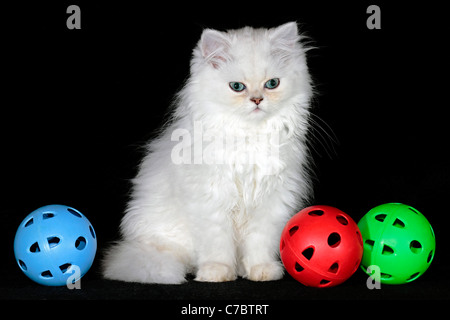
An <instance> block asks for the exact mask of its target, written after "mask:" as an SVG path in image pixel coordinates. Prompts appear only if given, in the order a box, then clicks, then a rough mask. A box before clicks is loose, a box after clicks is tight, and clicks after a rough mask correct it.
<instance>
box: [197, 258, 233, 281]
mask: <svg viewBox="0 0 450 320" xmlns="http://www.w3.org/2000/svg"><path fill="white" fill-rule="evenodd" d="M195 280H196V281H202V282H224V281H233V280H236V272H235V271H234V269H233V268H232V267H230V266H228V265H226V264H224V263H219V262H207V263H204V264H202V265H200V267H199V269H198V271H197V276H196V278H195Z"/></svg>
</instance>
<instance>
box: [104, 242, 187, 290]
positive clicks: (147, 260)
mask: <svg viewBox="0 0 450 320" xmlns="http://www.w3.org/2000/svg"><path fill="white" fill-rule="evenodd" d="M185 260H186V259H184V258H183V255H182V254H180V253H179V252H177V251H176V250H171V249H169V248H166V247H161V246H160V247H159V248H158V247H157V246H154V245H152V244H146V243H145V244H144V243H140V242H138V241H127V240H123V241H119V242H117V243H115V244H114V245H113V246H112V247H111V248H109V250H107V252H106V254H105V257H104V259H103V261H102V274H103V277H104V278H106V279H110V280H121V281H127V282H141V283H164V284H181V283H183V282H185V281H186V280H185V275H186V273H187V271H188V270H187V263H186V261H185Z"/></svg>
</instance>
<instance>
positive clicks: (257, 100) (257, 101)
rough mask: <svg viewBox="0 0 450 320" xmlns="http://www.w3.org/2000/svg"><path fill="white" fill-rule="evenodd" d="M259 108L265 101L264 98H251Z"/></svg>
mask: <svg viewBox="0 0 450 320" xmlns="http://www.w3.org/2000/svg"><path fill="white" fill-rule="evenodd" d="M250 100H251V101H253V102H254V103H255V104H256V105H257V106H258V105H259V104H260V103H261V101H263V98H250Z"/></svg>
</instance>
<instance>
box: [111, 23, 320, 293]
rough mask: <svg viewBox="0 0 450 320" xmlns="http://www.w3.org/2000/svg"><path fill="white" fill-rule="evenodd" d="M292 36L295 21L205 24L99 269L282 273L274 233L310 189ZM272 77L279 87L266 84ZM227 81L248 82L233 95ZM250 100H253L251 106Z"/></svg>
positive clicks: (303, 102) (133, 277) (304, 79)
mask: <svg viewBox="0 0 450 320" xmlns="http://www.w3.org/2000/svg"><path fill="white" fill-rule="evenodd" d="M300 40H301V39H300V36H299V34H298V30H297V24H296V23H294V22H291V23H287V24H284V25H282V26H279V27H277V28H273V29H253V28H250V27H246V28H243V29H239V30H230V31H228V32H219V31H215V30H210V29H207V30H204V32H203V34H202V37H201V39H200V41H199V43H198V45H197V47H196V48H195V49H194V52H193V58H192V61H191V76H190V78H189V80H188V81H187V83H186V85H185V87H184V88H183V89H182V90H181V92H179V94H178V95H177V100H176V103H175V105H174V107H175V108H174V110H173V113H172V117H171V121H170V122H169V123H168V124H167V125H166V127H165V128H164V130H163V131H162V133H161V134H160V135H159V137H158V138H157V139H155V140H153V141H151V142H150V143H149V144H148V153H147V155H146V157H145V158H144V159H143V161H142V164H141V166H140V170H139V173H138V175H137V177H136V178H135V179H134V188H133V194H132V199H131V200H130V202H129V206H128V208H127V211H126V214H125V216H124V218H123V220H122V223H121V233H122V240H120V241H119V242H117V243H116V244H114V245H113V246H112V247H111V248H110V249H109V250H108V252H107V253H106V255H105V259H104V261H103V275H104V277H105V278H108V279H117V280H123V281H133V282H145V283H177V284H178V283H182V282H184V281H185V275H186V274H187V273H195V275H196V278H195V279H196V280H197V281H213V282H216V281H229V280H234V279H236V277H237V276H242V277H244V278H247V279H250V280H254V281H266V280H276V279H280V278H281V277H282V275H283V266H282V264H281V262H280V261H279V257H278V247H279V239H280V234H281V231H282V229H283V227H284V225H285V223H286V222H287V220H288V219H289V218H290V217H291V216H292V215H293V214H294V213H295V212H297V211H298V210H299V209H300V208H302V206H303V205H304V204H305V200H306V199H307V197H308V195H309V193H310V186H309V180H308V175H307V167H306V166H307V158H308V156H307V150H306V146H305V135H306V132H307V130H308V120H309V102H310V99H311V96H312V87H311V81H310V76H309V74H308V70H307V65H306V58H305V51H306V49H305V48H304V47H303V46H302V44H301V41H300ZM272 78H279V79H280V84H279V86H278V87H277V88H276V89H267V88H265V87H264V84H265V82H266V81H268V80H269V79H272ZM230 82H242V83H244V84H245V85H246V89H245V90H244V91H242V92H240V93H238V92H235V91H233V90H231V88H230V87H229V83H230ZM255 97H258V98H263V100H262V101H261V103H260V104H259V105H258V109H255V108H256V107H257V106H256V104H255V102H253V101H251V100H250V99H251V98H255ZM236 137H238V138H236ZM239 137H240V138H239ZM255 137H256V138H255ZM266 138H267V139H266ZM213 142H214V143H213ZM219 142H220V143H219ZM230 144H231V147H230ZM180 146H181V148H180ZM207 155H209V156H210V157H212V158H208V159H206V157H207ZM174 157H176V159H174ZM180 157H182V158H181V160H180Z"/></svg>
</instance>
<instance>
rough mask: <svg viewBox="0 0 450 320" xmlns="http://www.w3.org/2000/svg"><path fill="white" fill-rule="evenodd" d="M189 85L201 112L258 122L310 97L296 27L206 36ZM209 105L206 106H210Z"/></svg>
mask: <svg viewBox="0 0 450 320" xmlns="http://www.w3.org/2000/svg"><path fill="white" fill-rule="evenodd" d="M192 73H193V76H194V77H193V79H192V80H194V81H195V82H196V84H197V85H198V86H197V87H198V92H197V93H198V95H199V99H200V100H203V101H206V103H205V105H206V110H203V111H204V112H216V113H221V114H233V115H235V116H237V117H239V118H240V119H243V120H244V121H256V122H258V121H262V120H264V119H267V118H269V117H272V116H274V115H276V114H278V113H279V112H281V110H282V109H284V108H289V107H293V106H292V104H293V103H294V102H293V101H294V100H295V99H294V98H295V97H296V96H297V95H299V94H300V95H301V94H304V95H308V96H309V95H310V94H311V93H310V91H311V87H310V78H309V75H308V71H307V67H306V61H305V58H304V50H303V48H302V47H301V45H300V43H299V35H298V30H297V25H296V24H295V23H288V24H285V25H282V26H280V27H278V28H274V29H252V28H248V27H247V28H244V29H240V30H233V31H228V32H226V33H224V32H219V31H215V30H205V31H204V32H203V34H202V38H201V40H200V42H199V46H198V48H197V49H196V51H194V59H193V63H192ZM208 103H209V104H208Z"/></svg>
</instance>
